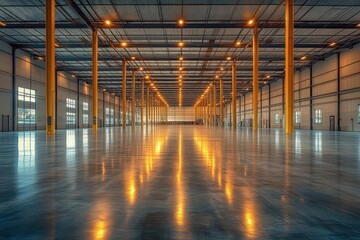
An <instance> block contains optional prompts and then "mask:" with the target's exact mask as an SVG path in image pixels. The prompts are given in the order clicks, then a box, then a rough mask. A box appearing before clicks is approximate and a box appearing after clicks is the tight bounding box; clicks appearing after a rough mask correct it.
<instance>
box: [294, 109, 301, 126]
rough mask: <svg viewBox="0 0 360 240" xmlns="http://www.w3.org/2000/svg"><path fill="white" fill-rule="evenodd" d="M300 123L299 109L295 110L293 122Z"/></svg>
mask: <svg viewBox="0 0 360 240" xmlns="http://www.w3.org/2000/svg"><path fill="white" fill-rule="evenodd" d="M300 123H301V111H296V112H295V124H300Z"/></svg>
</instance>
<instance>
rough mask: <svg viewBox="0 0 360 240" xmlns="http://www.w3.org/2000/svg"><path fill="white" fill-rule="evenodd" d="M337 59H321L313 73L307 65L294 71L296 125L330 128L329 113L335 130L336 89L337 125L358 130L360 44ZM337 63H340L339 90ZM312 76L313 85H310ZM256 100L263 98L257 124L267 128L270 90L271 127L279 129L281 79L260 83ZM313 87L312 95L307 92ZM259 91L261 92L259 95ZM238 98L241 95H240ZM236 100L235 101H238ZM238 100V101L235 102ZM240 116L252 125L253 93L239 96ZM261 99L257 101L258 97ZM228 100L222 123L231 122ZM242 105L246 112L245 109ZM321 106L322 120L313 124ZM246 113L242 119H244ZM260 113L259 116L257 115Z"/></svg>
mask: <svg viewBox="0 0 360 240" xmlns="http://www.w3.org/2000/svg"><path fill="white" fill-rule="evenodd" d="M339 59H340V61H338V56H337V55H333V56H331V57H329V58H327V59H325V60H324V61H320V62H317V63H315V64H313V65H312V76H310V73H311V71H310V68H304V69H301V70H299V71H296V72H295V75H294V112H296V111H300V112H301V122H300V124H296V125H295V128H299V129H310V128H311V122H312V123H313V124H312V125H313V129H314V130H315V129H316V130H330V116H334V117H335V129H336V130H337V121H338V119H337V118H338V108H337V105H338V92H339V94H340V120H341V121H340V127H341V130H342V131H360V124H359V123H358V119H357V118H358V105H359V104H360V45H358V46H355V47H354V48H352V49H349V50H348V51H345V52H341V53H340V57H339ZM338 64H339V66H340V69H339V71H340V82H339V83H340V89H339V91H338ZM311 77H312V86H310V82H311ZM260 87H261V88H262V89H260V90H259V96H258V97H259V99H260V98H262V108H260V106H261V105H260V104H259V126H262V127H266V126H267V124H266V123H267V122H268V121H269V93H270V126H271V127H272V128H282V127H283V126H284V120H285V119H284V112H285V109H284V107H285V106H284V94H283V93H284V92H283V91H284V90H283V79H279V80H277V81H275V82H273V83H272V84H271V85H270V92H269V86H268V85H265V86H264V85H263V86H260ZM311 89H312V98H311V97H310V92H311ZM261 92H262V95H261V96H260V94H261ZM311 99H312V109H313V110H312V111H313V116H312V119H311V114H310V102H311ZM239 100H240V97H239ZM239 100H238V101H239ZM238 101H237V104H238ZM240 102H241V107H237V109H241V113H240V115H241V119H239V118H237V123H238V125H239V126H240V121H242V122H243V126H247V127H249V126H251V124H250V123H249V122H250V121H249V120H250V119H252V118H253V117H252V114H253V113H252V93H247V94H245V96H242V97H241V101H240ZM259 102H260V100H259ZM230 106H231V102H228V103H226V104H225V107H224V112H225V118H224V121H225V125H228V124H229V122H230V119H229V116H230V115H229V114H230ZM244 108H245V112H244ZM315 109H321V110H322V113H323V116H322V123H320V124H315V123H314V117H315V116H314V111H315ZM276 114H279V117H280V123H279V124H276V123H275V115H276ZM244 116H245V118H244ZM260 116H261V117H262V118H260Z"/></svg>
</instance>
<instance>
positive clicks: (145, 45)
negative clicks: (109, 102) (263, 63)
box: [13, 41, 332, 49]
mask: <svg viewBox="0 0 360 240" xmlns="http://www.w3.org/2000/svg"><path fill="white" fill-rule="evenodd" d="M113 45H115V46H116V45H117V46H119V48H123V47H121V45H120V44H117V43H113ZM13 46H14V47H16V48H20V49H28V48H32V49H42V48H45V44H44V43H19V44H14V45H13ZM248 47H250V46H249V45H247V44H242V45H240V46H236V45H235V44H220V43H194V42H193V43H191V42H188V43H187V42H186V41H185V44H184V47H183V48H248ZM58 48H91V43H61V45H60V46H59V47H58ZM99 48H113V46H112V45H110V44H108V43H105V42H103V43H99ZM129 48H179V46H178V44H177V43H128V44H127V46H126V49H129ZM259 48H285V44H283V43H263V44H259ZM294 48H332V47H330V46H329V45H328V44H327V43H297V44H294Z"/></svg>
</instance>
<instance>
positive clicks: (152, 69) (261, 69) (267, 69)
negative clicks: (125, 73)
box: [58, 66, 284, 72]
mask: <svg viewBox="0 0 360 240" xmlns="http://www.w3.org/2000/svg"><path fill="white" fill-rule="evenodd" d="M236 69H237V70H239V71H243V72H245V71H248V72H252V67H251V66H249V67H243V66H237V68H236ZM127 70H132V68H127ZM259 70H260V71H284V67H259ZM58 71H66V72H71V71H73V72H87V71H91V67H58ZM105 71H122V67H99V72H105ZM144 71H151V72H158V71H173V72H180V71H179V69H178V68H175V67H156V68H144ZM183 71H185V72H203V71H214V72H215V71H219V68H202V67H199V68H196V67H191V68H184V70H183Z"/></svg>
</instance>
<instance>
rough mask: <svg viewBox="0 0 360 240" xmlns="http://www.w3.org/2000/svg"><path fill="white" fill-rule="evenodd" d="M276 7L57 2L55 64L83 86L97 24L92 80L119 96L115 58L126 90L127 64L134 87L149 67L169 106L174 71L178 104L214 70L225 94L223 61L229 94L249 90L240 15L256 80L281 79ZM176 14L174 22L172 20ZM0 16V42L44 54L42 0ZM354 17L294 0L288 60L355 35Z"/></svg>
mask: <svg viewBox="0 0 360 240" xmlns="http://www.w3.org/2000/svg"><path fill="white" fill-rule="evenodd" d="M284 15H285V7H284V1H280V0H276V1H274V0H262V1H260V0H221V1H216V0H208V1H205V0H178V1H177V0H167V1H165V0H124V1H116V0H57V1H56V28H57V30H56V42H57V44H58V47H57V48H56V61H57V69H58V71H66V72H68V73H70V74H74V75H76V76H77V78H78V79H80V80H81V81H86V82H88V83H90V84H91V76H92V72H91V67H92V62H91V54H92V49H91V36H92V34H91V32H92V30H91V29H92V28H98V33H99V86H101V87H102V88H105V89H106V90H107V91H109V92H111V93H114V94H116V95H118V96H121V79H122V73H121V64H122V60H123V59H126V60H128V63H127V65H128V74H127V78H128V80H129V81H128V84H129V85H128V86H127V91H128V93H127V95H128V96H130V91H131V85H130V84H131V83H130V79H131V73H130V71H131V70H136V69H139V68H140V67H142V68H144V70H143V71H136V76H137V77H136V79H137V86H139V84H140V80H141V79H142V78H143V77H144V76H146V75H149V76H150V79H151V81H152V82H153V83H154V84H155V86H156V87H157V89H159V91H160V93H161V94H162V95H163V96H164V98H165V99H166V100H167V102H168V103H169V105H171V106H177V105H178V104H179V98H178V96H179V95H178V93H179V87H180V86H179V82H178V80H179V76H180V75H182V76H183V80H182V86H181V87H182V96H183V97H182V106H193V105H194V103H195V102H196V99H197V98H198V97H199V96H200V95H201V94H202V93H203V92H204V90H205V89H206V87H207V86H208V84H209V83H211V82H213V81H216V78H215V76H216V75H218V76H219V77H221V78H223V79H224V91H225V93H224V95H225V98H228V97H230V94H231V62H232V60H233V59H236V61H237V81H238V84H237V89H238V92H239V94H241V93H245V92H248V91H251V88H252V86H251V85H252V47H251V42H252V28H251V26H249V25H248V23H247V21H248V20H249V19H255V20H256V21H257V22H258V25H259V30H260V34H259V42H260V50H259V59H260V62H259V68H260V71H259V81H260V86H263V85H264V84H268V82H269V81H276V80H277V79H281V78H282V77H283V74H284V66H285V65H284V64H285V61H284V59H285V56H284V55H285V54H284V42H285V37H284V35H285V31H284V26H285V24H284ZM181 18H182V19H184V20H185V25H184V26H183V27H180V26H179V25H178V24H177V21H178V20H179V19H181ZM106 20H110V21H111V24H110V25H107V24H106V23H105V21H106ZM0 21H1V22H3V23H5V24H6V26H0V40H2V41H5V42H7V43H9V44H11V45H13V46H15V47H17V48H20V49H23V50H24V51H26V52H28V53H30V54H32V55H33V56H44V55H45V1H43V0H26V1H25V0H24V1H20V0H2V3H1V5H0ZM359 23H360V1H358V0H343V1H338V0H301V1H296V0H295V32H294V39H295V50H294V54H295V67H296V68H302V67H305V66H308V65H309V64H311V63H313V62H316V61H319V60H322V59H324V58H325V57H327V56H329V55H332V54H334V53H336V52H338V51H343V50H346V49H348V48H351V47H352V46H353V45H355V44H357V43H359V42H360V25H358V24H359ZM180 41H182V42H183V43H184V47H182V48H180V47H179V46H178V43H179V42H180ZM238 41H239V42H241V44H240V45H237V44H236V43H237V42H238ZM122 42H126V43H127V46H126V47H122V46H121V43H122ZM330 43H336V44H335V45H330ZM180 56H183V58H184V60H183V61H180V60H179V57H180ZM303 56H306V59H305V60H301V57H303ZM228 57H231V60H230V61H229V60H227V58H228ZM132 58H135V60H133V59H132ZM180 66H182V67H183V71H180V70H179V67H180ZM268 76H269V77H268Z"/></svg>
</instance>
